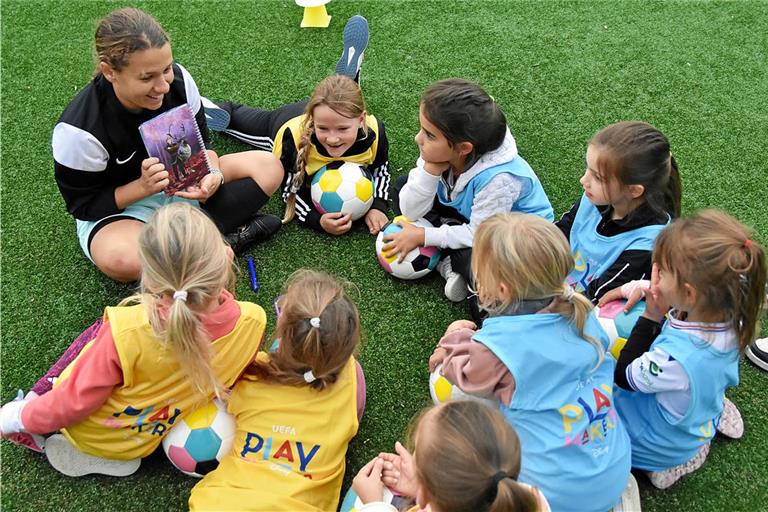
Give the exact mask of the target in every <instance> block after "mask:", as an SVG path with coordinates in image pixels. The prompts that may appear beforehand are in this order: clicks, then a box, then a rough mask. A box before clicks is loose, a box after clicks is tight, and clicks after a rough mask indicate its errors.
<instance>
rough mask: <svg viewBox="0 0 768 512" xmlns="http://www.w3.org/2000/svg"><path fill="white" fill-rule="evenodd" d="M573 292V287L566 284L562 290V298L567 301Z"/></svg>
mask: <svg viewBox="0 0 768 512" xmlns="http://www.w3.org/2000/svg"><path fill="white" fill-rule="evenodd" d="M573 293H574V292H573V288H571V287H570V286H568V284H566V285H565V289H564V290H563V299H565V300H566V301H567V302H570V301H571V299H572V298H573Z"/></svg>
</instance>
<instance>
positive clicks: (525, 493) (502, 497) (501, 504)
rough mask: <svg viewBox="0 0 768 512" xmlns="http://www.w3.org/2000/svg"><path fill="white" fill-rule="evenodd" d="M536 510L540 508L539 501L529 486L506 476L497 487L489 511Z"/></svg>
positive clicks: (524, 511)
mask: <svg viewBox="0 0 768 512" xmlns="http://www.w3.org/2000/svg"><path fill="white" fill-rule="evenodd" d="M510 510H514V511H515V512H528V511H530V512H534V511H536V510H538V502H537V500H536V497H535V495H534V494H533V492H532V491H531V489H530V488H529V487H525V486H523V485H521V484H520V483H519V482H518V481H517V480H513V479H512V478H504V479H503V480H500V481H499V483H498V484H497V488H496V499H494V500H493V501H492V502H491V505H490V506H489V507H488V512H509V511H510Z"/></svg>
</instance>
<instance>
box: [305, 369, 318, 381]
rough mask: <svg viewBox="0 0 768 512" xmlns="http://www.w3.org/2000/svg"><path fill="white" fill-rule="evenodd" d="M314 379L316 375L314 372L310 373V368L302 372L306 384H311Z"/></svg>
mask: <svg viewBox="0 0 768 512" xmlns="http://www.w3.org/2000/svg"><path fill="white" fill-rule="evenodd" d="M316 379H317V377H315V374H314V373H312V370H307V371H305V372H304V380H305V381H307V384H312V383H313V382H315V380H316Z"/></svg>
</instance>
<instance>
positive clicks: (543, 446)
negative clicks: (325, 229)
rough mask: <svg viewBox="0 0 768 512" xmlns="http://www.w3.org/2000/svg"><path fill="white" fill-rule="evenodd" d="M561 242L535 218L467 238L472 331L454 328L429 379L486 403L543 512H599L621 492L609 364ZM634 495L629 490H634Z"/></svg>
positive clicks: (492, 225) (515, 219)
mask: <svg viewBox="0 0 768 512" xmlns="http://www.w3.org/2000/svg"><path fill="white" fill-rule="evenodd" d="M571 270H573V256H572V255H571V252H570V248H569V247H568V241H567V240H566V239H565V237H564V236H563V235H562V233H560V231H559V230H558V229H557V228H556V227H555V226H554V224H552V223H550V222H548V221H546V220H545V219H542V218H541V217H537V216H535V215H524V214H520V213H498V214H496V215H493V216H492V217H490V218H489V219H487V220H486V221H484V222H483V223H482V224H481V225H480V226H479V227H478V229H477V231H476V233H475V241H474V249H473V254H472V272H473V274H474V276H475V278H474V279H475V283H476V286H477V293H478V298H479V303H480V305H481V307H482V308H483V309H484V310H485V311H487V312H488V313H489V316H488V318H486V319H485V321H484V322H483V326H482V328H481V329H479V330H474V328H473V326H472V325H471V324H470V323H468V322H467V321H465V320H463V321H459V322H455V323H454V324H452V325H451V326H450V327H449V329H448V332H447V333H446V335H445V336H444V337H443V339H441V340H440V343H439V344H438V348H437V349H436V350H435V353H434V354H433V355H432V357H431V358H430V369H431V370H434V369H435V368H436V367H437V365H438V364H439V363H442V364H443V368H442V375H443V376H444V377H446V378H447V379H448V380H449V381H451V382H452V383H454V385H457V386H458V387H459V388H460V389H462V390H463V391H465V392H470V393H472V394H476V395H480V396H482V397H484V398H492V399H493V398H495V399H497V400H498V402H499V408H500V410H501V411H502V413H504V415H505V416H506V418H507V421H509V422H510V423H511V424H512V425H513V426H514V428H515V430H517V433H518V435H519V436H520V442H521V445H522V450H523V459H522V470H521V472H520V478H519V480H520V481H521V482H524V483H527V484H530V485H533V486H535V487H537V488H538V489H540V490H541V492H542V493H543V494H544V496H545V497H546V498H547V501H549V503H550V504H551V505H552V510H558V511H562V510H565V511H567V510H579V511H594V512H597V511H606V510H609V509H610V508H612V507H614V506H615V505H616V504H617V503H618V502H619V500H620V497H621V495H622V491H623V490H624V489H625V487H627V484H628V483H629V482H630V474H629V470H630V452H629V438H628V436H627V432H626V430H625V429H624V425H623V423H622V421H621V420H620V419H619V417H618V415H617V414H616V409H615V407H614V404H613V372H614V368H615V363H616V362H615V360H614V359H613V357H612V356H611V355H610V353H607V351H606V349H607V347H608V337H607V335H606V334H605V332H604V331H603V330H602V329H601V328H600V326H599V324H598V322H597V319H596V318H595V317H594V315H593V314H592V311H591V310H592V305H591V303H590V302H589V300H587V299H586V298H585V297H584V296H582V295H581V294H578V293H575V292H574V291H573V289H572V288H571V287H570V286H568V284H567V283H566V282H565V277H566V276H567V275H568V273H569V272H570V271H571ZM632 488H634V487H632Z"/></svg>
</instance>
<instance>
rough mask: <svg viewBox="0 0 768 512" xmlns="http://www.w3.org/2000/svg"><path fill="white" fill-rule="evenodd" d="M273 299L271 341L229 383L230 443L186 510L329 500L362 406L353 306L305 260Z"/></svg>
mask: <svg viewBox="0 0 768 512" xmlns="http://www.w3.org/2000/svg"><path fill="white" fill-rule="evenodd" d="M276 306H277V307H278V308H279V313H278V319H277V339H278V340H279V343H278V346H277V348H276V349H275V350H273V351H271V352H269V353H266V352H260V353H259V356H258V357H257V359H256V361H255V362H254V363H253V364H252V365H251V366H249V367H248V369H247V370H246V372H245V375H244V376H243V378H242V379H241V380H240V381H239V382H238V383H237V385H236V386H235V388H234V389H233V391H232V396H231V398H230V401H229V406H228V410H229V412H230V413H231V414H233V415H234V416H235V419H236V424H237V432H236V434H235V441H234V447H233V449H232V451H231V452H230V453H229V454H228V455H226V456H225V457H224V458H223V459H222V461H221V463H220V464H219V467H218V468H216V469H215V470H214V471H212V472H211V473H208V474H207V475H206V476H205V478H203V480H201V481H200V483H198V484H197V485H196V486H195V487H194V489H192V495H191V496H190V498H189V507H190V509H191V510H217V511H218V510H264V511H267V510H268V511H270V512H275V511H286V512H288V511H296V510H317V511H325V510H336V507H337V505H338V500H339V490H340V489H341V481H342V479H343V477H344V466H345V455H346V452H347V445H348V444H349V441H350V440H351V439H352V437H353V436H354V435H355V434H356V433H357V428H358V423H359V420H360V417H361V416H362V412H363V408H364V407H365V379H364V377H363V372H362V368H361V367H360V365H359V364H358V363H357V362H356V361H355V358H354V354H355V352H356V351H357V348H358V344H359V342H360V320H359V316H358V312H357V307H355V305H354V303H353V302H352V301H351V300H350V298H349V297H348V296H347V294H346V293H345V292H344V288H343V287H342V286H341V285H340V284H339V283H338V282H337V281H336V280H335V279H333V278H332V277H331V276H329V275H327V274H324V273H321V272H315V271H309V270H300V271H298V272H296V273H295V274H294V275H293V276H292V277H291V279H290V280H289V282H288V284H287V287H286V290H285V294H284V295H283V296H281V297H280V298H279V299H278V302H277V304H276Z"/></svg>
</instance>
